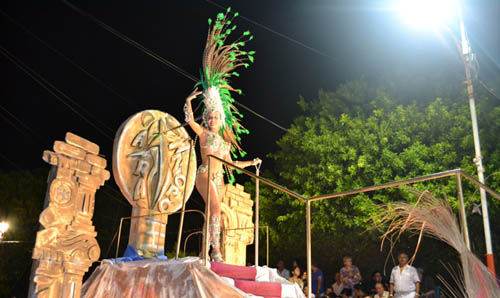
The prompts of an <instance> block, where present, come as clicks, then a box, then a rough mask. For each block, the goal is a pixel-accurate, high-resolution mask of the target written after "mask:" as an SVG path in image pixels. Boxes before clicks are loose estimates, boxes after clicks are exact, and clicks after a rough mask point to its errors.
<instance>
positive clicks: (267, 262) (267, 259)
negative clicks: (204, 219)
mask: <svg viewBox="0 0 500 298" xmlns="http://www.w3.org/2000/svg"><path fill="white" fill-rule="evenodd" d="M259 228H260V229H266V266H267V267H269V226H259ZM249 229H252V230H254V229H255V226H254V227H246V228H229V229H224V233H225V231H231V230H249ZM198 234H201V235H202V236H203V230H199V231H195V232H192V233H190V234H188V235H187V236H186V239H184V256H186V245H187V241H188V240H189V238H191V236H194V235H198ZM256 243H257V242H254V244H256ZM256 256H257V257H258V254H257V255H256ZM257 263H258V260H257V258H256V259H255V264H256V266H257Z"/></svg>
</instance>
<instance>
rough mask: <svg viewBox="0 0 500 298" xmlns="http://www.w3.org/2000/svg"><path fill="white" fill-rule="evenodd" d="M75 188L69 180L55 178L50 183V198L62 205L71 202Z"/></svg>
mask: <svg viewBox="0 0 500 298" xmlns="http://www.w3.org/2000/svg"><path fill="white" fill-rule="evenodd" d="M75 188H76V187H75V184H74V183H73V182H72V181H71V180H69V179H62V178H56V179H54V181H52V184H51V185H50V198H51V199H52V200H53V202H54V203H56V204H58V205H60V206H61V207H62V206H64V205H66V204H68V203H70V202H71V199H72V195H73V194H74V193H75Z"/></svg>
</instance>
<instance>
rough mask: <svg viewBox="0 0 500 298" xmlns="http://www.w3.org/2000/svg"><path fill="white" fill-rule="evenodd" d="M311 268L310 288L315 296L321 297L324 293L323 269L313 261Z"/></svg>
mask: <svg viewBox="0 0 500 298" xmlns="http://www.w3.org/2000/svg"><path fill="white" fill-rule="evenodd" d="M311 269H312V284H311V288H312V291H313V293H314V294H316V296H318V297H321V296H322V295H323V294H325V276H324V275H323V271H321V269H319V268H318V266H317V264H316V262H315V261H312V262H311Z"/></svg>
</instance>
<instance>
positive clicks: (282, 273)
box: [276, 260, 290, 279]
mask: <svg viewBox="0 0 500 298" xmlns="http://www.w3.org/2000/svg"><path fill="white" fill-rule="evenodd" d="M276 267H278V274H279V275H280V276H281V277H283V278H284V279H289V278H290V271H288V270H287V269H286V268H285V262H284V261H283V260H279V261H278V264H277V265H276Z"/></svg>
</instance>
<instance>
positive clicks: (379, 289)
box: [373, 282, 389, 298]
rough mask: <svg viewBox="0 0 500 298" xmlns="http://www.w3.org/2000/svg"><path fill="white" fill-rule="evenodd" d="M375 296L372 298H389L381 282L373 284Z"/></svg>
mask: <svg viewBox="0 0 500 298" xmlns="http://www.w3.org/2000/svg"><path fill="white" fill-rule="evenodd" d="M375 290H376V292H375V295H374V296H373V298H389V292H388V291H386V288H385V287H384V284H383V283H381V282H377V283H375Z"/></svg>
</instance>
